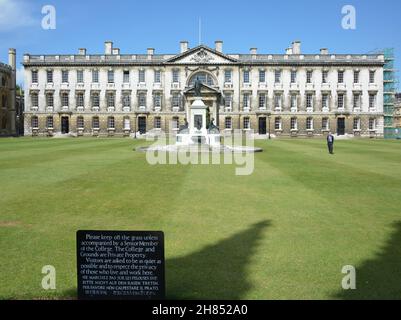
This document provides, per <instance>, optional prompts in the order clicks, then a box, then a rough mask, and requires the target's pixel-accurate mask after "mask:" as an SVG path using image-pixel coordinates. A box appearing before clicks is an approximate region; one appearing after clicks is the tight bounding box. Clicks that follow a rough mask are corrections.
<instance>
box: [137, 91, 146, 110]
mask: <svg viewBox="0 0 401 320" xmlns="http://www.w3.org/2000/svg"><path fill="white" fill-rule="evenodd" d="M138 100H139V101H138V105H139V108H142V109H144V108H146V94H145V93H140V94H139V96H138Z"/></svg>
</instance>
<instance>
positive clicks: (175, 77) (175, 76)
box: [173, 70, 180, 83]
mask: <svg viewBox="0 0 401 320" xmlns="http://www.w3.org/2000/svg"><path fill="white" fill-rule="evenodd" d="M173 82H174V83H178V82H180V72H179V70H173Z"/></svg>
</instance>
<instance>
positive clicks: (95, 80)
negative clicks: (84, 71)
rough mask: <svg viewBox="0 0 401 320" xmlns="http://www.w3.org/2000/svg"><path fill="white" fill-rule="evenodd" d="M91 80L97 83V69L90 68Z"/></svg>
mask: <svg viewBox="0 0 401 320" xmlns="http://www.w3.org/2000/svg"><path fill="white" fill-rule="evenodd" d="M92 82H93V83H99V70H92Z"/></svg>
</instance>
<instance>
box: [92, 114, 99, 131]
mask: <svg viewBox="0 0 401 320" xmlns="http://www.w3.org/2000/svg"><path fill="white" fill-rule="evenodd" d="M99 124H100V123H99V117H93V119H92V128H93V129H99V127H100V126H99Z"/></svg>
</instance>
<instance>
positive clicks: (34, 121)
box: [31, 116, 39, 129]
mask: <svg viewBox="0 0 401 320" xmlns="http://www.w3.org/2000/svg"><path fill="white" fill-rule="evenodd" d="M31 125H32V128H33V129H37V128H38V127H39V120H38V117H36V116H34V117H32V120H31Z"/></svg>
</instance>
